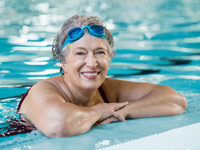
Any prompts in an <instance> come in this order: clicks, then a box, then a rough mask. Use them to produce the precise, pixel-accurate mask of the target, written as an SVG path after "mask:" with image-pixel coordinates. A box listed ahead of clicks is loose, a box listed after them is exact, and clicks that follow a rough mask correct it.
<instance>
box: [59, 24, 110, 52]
mask: <svg viewBox="0 0 200 150" xmlns="http://www.w3.org/2000/svg"><path fill="white" fill-rule="evenodd" d="M85 28H87V29H88V32H89V33H90V34H91V35H93V36H95V37H98V38H102V39H105V38H106V34H105V32H104V28H103V27H102V26H100V25H96V24H94V25H91V26H83V27H76V28H73V29H71V30H69V32H68V36H67V39H66V40H65V42H64V44H63V46H62V49H63V48H64V47H65V45H66V44H68V43H73V42H75V41H77V40H79V39H80V38H81V37H82V36H83V35H84V29H85Z"/></svg>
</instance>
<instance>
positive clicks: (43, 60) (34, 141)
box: [0, 0, 200, 150]
mask: <svg viewBox="0 0 200 150" xmlns="http://www.w3.org/2000/svg"><path fill="white" fill-rule="evenodd" d="M199 6H200V1H199V0H161V1H157V0H140V1H139V0H134V1H131V0H110V1H107V0H96V1H93V0H84V1H70V0H66V1H61V0H57V1H53V0H48V1H47V0H42V1H36V0H18V1H13V0H0V15H1V18H0V29H1V30H0V93H1V95H0V127H2V126H3V125H4V123H5V121H6V120H8V119H9V118H11V117H12V118H18V117H19V116H18V115H17V114H16V107H17V104H18V102H19V99H20V95H21V94H23V93H25V92H26V90H27V89H28V88H29V87H30V86H31V85H33V84H34V83H36V82H37V81H40V80H42V79H46V78H48V77H51V76H55V75H58V74H59V68H58V67H57V66H55V65H54V63H53V59H52V56H51V45H52V41H53V38H54V37H55V34H56V32H57V31H58V29H59V27H60V26H61V25H62V23H63V22H64V20H65V19H67V18H68V17H70V16H71V15H73V14H76V13H78V14H81V13H86V14H89V15H97V16H99V17H100V18H102V19H103V20H105V21H106V23H107V26H108V28H109V29H110V30H111V32H112V33H113V35H114V40H115V49H116V50H117V55H116V56H115V57H114V59H113V61H112V62H111V63H110V68H109V71H108V76H109V77H112V78H119V79H124V80H130V81H137V82H149V83H155V84H161V85H168V86H171V87H172V88H174V89H175V90H176V91H177V92H179V93H181V94H182V95H184V96H185V97H186V98H187V101H188V104H189V106H188V108H187V110H186V112H185V113H184V114H181V115H178V116H173V117H158V118H142V119H133V120H128V121H127V122H123V123H122V122H117V123H111V124H107V125H102V126H95V127H93V128H92V129H91V130H90V131H89V132H88V133H85V134H83V135H78V136H74V137H69V138H47V137H45V136H43V135H42V134H41V133H40V132H39V131H33V132H31V133H27V134H20V135H15V136H10V137H1V138H0V149H9V150H16V149H17V150H18V149H30V150H32V149H34V150H40V149H41V150H43V149H52V150H54V149H73V150H75V149H99V148H103V147H107V146H111V145H115V144H118V143H123V142H127V141H131V140H134V139H138V138H142V137H145V136H149V135H153V134H157V133H160V132H164V131H167V130H170V129H174V128H178V127H182V126H186V125H189V124H193V123H196V122H200V102H199V99H200V18H199V16H200V10H199Z"/></svg>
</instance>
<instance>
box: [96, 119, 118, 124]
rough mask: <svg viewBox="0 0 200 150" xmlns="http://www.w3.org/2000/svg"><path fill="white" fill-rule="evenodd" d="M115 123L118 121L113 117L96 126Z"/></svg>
mask: <svg viewBox="0 0 200 150" xmlns="http://www.w3.org/2000/svg"><path fill="white" fill-rule="evenodd" d="M116 121H119V120H118V119H117V118H115V117H110V118H108V119H106V120H104V121H102V122H100V123H98V125H102V124H107V123H111V122H116Z"/></svg>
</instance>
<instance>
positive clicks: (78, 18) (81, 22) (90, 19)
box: [52, 15, 115, 72]
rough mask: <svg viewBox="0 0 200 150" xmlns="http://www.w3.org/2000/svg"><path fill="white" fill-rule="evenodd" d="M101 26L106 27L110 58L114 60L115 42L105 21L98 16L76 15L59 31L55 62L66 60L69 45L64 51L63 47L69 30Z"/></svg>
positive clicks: (56, 39)
mask: <svg viewBox="0 0 200 150" xmlns="http://www.w3.org/2000/svg"><path fill="white" fill-rule="evenodd" d="M93 24H96V25H101V26H103V27H104V31H105V34H106V36H107V38H106V39H107V42H108V46H107V47H108V54H109V56H110V58H111V59H112V57H113V55H114V53H115V52H114V50H113V46H114V41H113V36H112V34H111V33H110V31H109V30H108V29H107V28H106V26H105V25H104V23H103V21H102V20H101V19H99V18H98V17H96V16H86V15H74V16H72V17H71V18H69V19H68V20H66V21H65V22H64V24H63V25H62V27H61V29H60V30H59V32H58V34H57V36H56V38H55V40H54V42H53V47H52V53H53V57H54V62H56V60H60V62H61V63H64V62H65V60H66V56H67V53H68V50H69V47H68V44H67V45H66V46H65V48H63V49H62V46H63V44H64V42H65V40H66V38H67V35H68V32H69V30H71V29H73V28H75V27H82V26H85V25H93ZM60 71H61V72H62V68H60Z"/></svg>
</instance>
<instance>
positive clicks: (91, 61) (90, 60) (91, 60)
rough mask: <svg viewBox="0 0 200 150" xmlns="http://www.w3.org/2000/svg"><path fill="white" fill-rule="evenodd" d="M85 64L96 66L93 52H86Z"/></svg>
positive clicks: (91, 66)
mask: <svg viewBox="0 0 200 150" xmlns="http://www.w3.org/2000/svg"><path fill="white" fill-rule="evenodd" d="M86 65H87V67H90V68H95V67H96V66H97V60H96V58H95V56H94V55H93V54H88V55H87V58H86Z"/></svg>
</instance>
